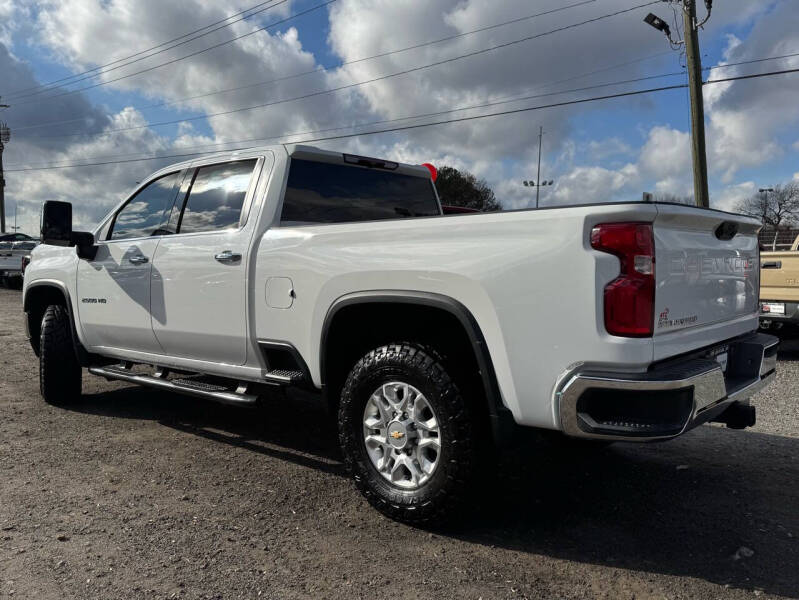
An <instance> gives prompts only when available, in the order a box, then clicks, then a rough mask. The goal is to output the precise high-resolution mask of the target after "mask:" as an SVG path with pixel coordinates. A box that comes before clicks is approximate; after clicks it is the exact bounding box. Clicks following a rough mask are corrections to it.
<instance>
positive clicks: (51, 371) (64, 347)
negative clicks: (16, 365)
mask: <svg viewBox="0 0 799 600" xmlns="http://www.w3.org/2000/svg"><path fill="white" fill-rule="evenodd" d="M39 344H40V352H39V390H40V391H41V394H42V398H44V401H45V402H47V403H48V404H55V405H64V404H69V403H70V402H74V401H75V400H77V399H78V398H80V394H81V377H82V372H81V368H80V364H79V363H78V358H77V356H75V347H74V346H73V344H72V323H71V321H70V319H69V313H68V312H67V309H66V307H64V306H58V305H52V306H48V307H47V310H46V311H45V312H44V317H43V318H42V330H41V339H40V342H39Z"/></svg>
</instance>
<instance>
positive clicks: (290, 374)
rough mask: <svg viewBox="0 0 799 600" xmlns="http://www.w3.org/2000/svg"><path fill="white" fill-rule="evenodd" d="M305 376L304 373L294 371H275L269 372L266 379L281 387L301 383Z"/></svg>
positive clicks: (265, 376)
mask: <svg viewBox="0 0 799 600" xmlns="http://www.w3.org/2000/svg"><path fill="white" fill-rule="evenodd" d="M304 378H305V376H304V375H303V374H302V371H292V370H289V369H275V370H273V371H267V372H266V374H265V375H264V379H265V380H266V381H269V382H274V383H279V384H281V385H288V384H292V383H299V382H301V381H302V380H303V379H304Z"/></svg>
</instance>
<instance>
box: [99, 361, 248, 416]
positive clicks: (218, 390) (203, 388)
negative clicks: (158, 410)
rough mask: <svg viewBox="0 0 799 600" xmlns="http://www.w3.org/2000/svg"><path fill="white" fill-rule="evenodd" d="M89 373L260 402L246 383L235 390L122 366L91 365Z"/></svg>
mask: <svg viewBox="0 0 799 600" xmlns="http://www.w3.org/2000/svg"><path fill="white" fill-rule="evenodd" d="M89 373H91V374H92V375H98V376H100V377H105V378H106V379H115V380H119V381H127V382H129V383H136V384H139V385H146V386H148V387H153V388H158V389H161V390H167V391H170V392H176V393H178V394H187V395H189V396H197V397H198V398H206V399H208V400H215V401H217V402H222V403H224V404H233V405H236V406H252V405H254V404H255V403H256V402H258V396H255V395H253V394H248V393H247V384H246V383H239V385H238V387H237V388H236V390H235V391H234V390H231V389H230V388H228V387H225V386H223V385H217V384H213V383H208V382H205V381H202V380H201V379H191V378H183V379H172V380H169V379H166V377H165V375H164V374H163V373H162V372H160V371H157V372H156V375H145V374H141V373H134V372H133V371H131V370H130V369H129V368H125V367H120V366H110V367H89Z"/></svg>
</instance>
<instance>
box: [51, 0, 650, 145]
mask: <svg viewBox="0 0 799 600" xmlns="http://www.w3.org/2000/svg"><path fill="white" fill-rule="evenodd" d="M331 1H334V0H331ZM660 1H661V0H653V1H651V2H647V3H645V4H640V5H638V6H633V7H632V8H626V9H623V10H619V11H616V12H613V13H608V14H605V15H601V16H598V17H594V18H592V19H588V20H586V21H581V22H579V23H573V24H570V25H565V26H563V27H558V28H556V29H551V30H549V31H545V32H543V33H538V34H535V35H530V36H525V37H523V38H520V39H517V40H512V41H510V42H504V43H502V44H497V45H495V46H490V47H488V48H483V49H481V50H475V51H473V52H468V53H466V54H460V55H458V56H454V57H451V58H447V59H444V60H439V61H435V62H432V63H428V64H426V65H421V66H418V67H413V68H410V69H404V70H402V71H398V72H395V73H390V74H387V75H381V76H379V77H374V78H372V79H367V80H365V81H359V82H356V83H350V84H347V85H343V86H339V87H335V88H329V89H325V90H319V91H316V92H311V93H308V94H302V95H300V96H294V97H291V98H284V99H282V100H274V101H272V102H265V103H262V104H256V105H254V106H245V107H241V108H235V109H230V110H225V111H220V112H216V113H210V114H204V115H200V116H196V117H184V118H182V119H173V120H169V121H161V122H157V123H151V124H148V125H136V126H131V127H120V128H117V129H109V130H107V131H105V132H102V133H99V134H91V135H90V136H89V137H103V136H107V135H110V134H112V133H116V132H120V131H132V130H136V129H144V128H147V127H161V126H164V125H174V124H177V123H183V122H188V121H198V120H202V119H211V118H214V117H220V116H225V115H230V114H234V113H239V112H245V111H250V110H256V109H259V108H266V107H268V106H276V105H279V104H286V103H289V102H296V101H299V100H306V99H308V98H314V97H317V96H322V95H325V94H331V93H335V92H340V91H343V90H347V89H353V88H356V87H360V86H363V85H367V84H370V83H376V82H378V81H383V80H386V79H391V78H394V77H399V76H401V75H407V74H409V73H415V72H418V71H423V70H426V69H430V68H433V67H438V66H441V65H445V64H449V63H453V62H456V61H459V60H463V59H465V58H472V57H474V56H479V55H483V54H487V53H489V52H493V51H495V50H500V49H504V48H508V47H510V46H514V45H516V44H521V43H523V42H528V41H531V40H534V39H538V38H541V37H544V36H548V35H552V34H555V33H560V32H563V31H567V30H569V29H574V28H576V27H581V26H583V25H588V24H590V23H595V22H597V21H601V20H604V19H608V18H611V17H615V16H619V15H622V14H625V13H629V12H632V11H635V10H638V9H640V8H644V7H646V6H650V5H652V4H657V3H658V2H660ZM82 135H84V134H83V133H72V134H62V135H58V136H48V137H40V138H38V139H55V138H63V137H76V136H82Z"/></svg>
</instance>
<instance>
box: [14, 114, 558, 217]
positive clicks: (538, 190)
mask: <svg viewBox="0 0 799 600" xmlns="http://www.w3.org/2000/svg"><path fill="white" fill-rule="evenodd" d="M543 142H544V126H543V125H542V126H541V127H539V128H538V176H537V177H536V181H537V182H538V183H539V185H537V186H536V188H535V207H536V208H538V199H539V197H540V196H541V185H540V184H541V146H542V144H543ZM0 171H2V169H0Z"/></svg>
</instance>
